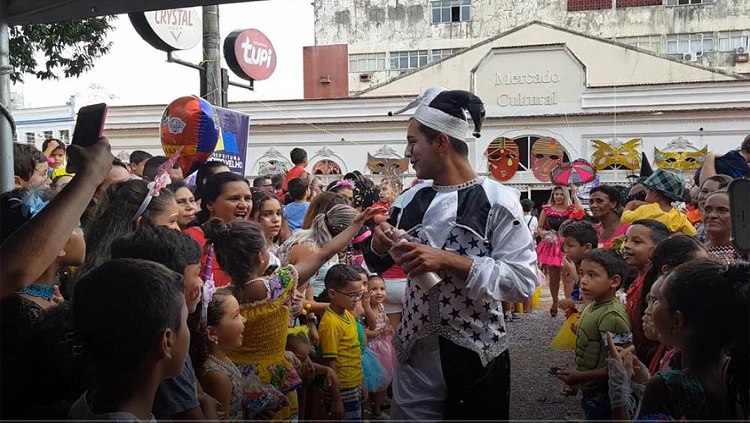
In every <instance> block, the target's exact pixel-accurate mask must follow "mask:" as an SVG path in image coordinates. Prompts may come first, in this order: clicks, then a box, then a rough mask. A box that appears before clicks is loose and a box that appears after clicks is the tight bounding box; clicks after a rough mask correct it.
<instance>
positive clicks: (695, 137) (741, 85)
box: [105, 23, 750, 200]
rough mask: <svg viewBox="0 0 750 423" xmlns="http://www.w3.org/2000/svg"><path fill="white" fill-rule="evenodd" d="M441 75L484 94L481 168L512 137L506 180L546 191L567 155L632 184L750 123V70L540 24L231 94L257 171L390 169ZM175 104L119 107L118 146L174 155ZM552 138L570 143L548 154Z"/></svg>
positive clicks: (717, 147) (476, 161) (718, 145)
mask: <svg viewBox="0 0 750 423" xmlns="http://www.w3.org/2000/svg"><path fill="white" fill-rule="evenodd" d="M435 85H440V86H444V87H448V88H451V89H464V90H470V91H472V92H474V93H476V94H477V95H478V96H479V97H481V98H482V99H483V100H484V102H485V105H486V109H487V118H486V120H485V122H484V126H483V130H482V136H481V138H478V139H473V138H470V139H468V140H467V142H468V144H469V150H470V151H469V159H470V161H471V163H472V165H473V166H474V168H475V169H476V170H477V171H478V172H479V173H480V174H489V173H490V171H491V168H490V166H489V162H488V157H487V156H488V147H490V144H491V143H492V142H493V141H494V140H498V139H507V140H511V141H510V142H512V143H514V144H515V145H517V147H518V151H519V154H518V162H519V163H518V169H517V172H516V173H515V175H513V176H512V177H511V178H509V180H507V181H506V182H505V183H506V184H508V185H511V186H514V187H516V188H518V189H519V190H521V191H522V192H525V193H526V194H527V195H531V196H532V197H534V198H535V199H537V200H539V199H541V198H543V197H545V195H546V194H545V192H548V191H547V190H549V188H550V183H549V182H548V181H547V180H545V178H544V177H543V176H544V175H543V173H544V172H542V171H540V169H542V168H544V166H543V165H544V164H546V165H547V167H550V166H553V165H554V164H556V162H559V161H563V160H564V158H565V157H567V158H568V159H570V160H572V159H576V158H584V159H588V160H590V161H592V162H595V163H600V164H602V166H601V167H602V168H603V169H602V170H601V171H600V172H599V176H600V180H601V182H604V183H625V182H626V180H627V177H628V176H629V175H633V174H637V173H638V170H637V169H638V166H637V165H633V163H630V165H628V162H627V160H628V159H632V158H634V159H635V160H640V155H641V153H645V155H646V156H647V159H648V160H649V162H651V163H653V162H654V158H655V156H656V153H657V152H656V150H655V149H657V148H658V149H659V150H661V151H662V153H664V152H677V154H682V155H683V156H685V155H686V154H687V155H690V154H692V155H693V156H698V157H700V156H701V154H699V151H700V150H702V149H704V148H706V149H707V150H708V151H712V152H717V153H723V152H726V151H728V150H731V149H734V148H737V147H738V146H739V144H740V143H741V142H742V139H743V138H744V137H745V136H746V135H747V134H749V133H750V80H746V79H741V78H740V77H738V76H735V75H731V74H727V73H725V72H720V71H716V70H712V69H708V68H704V67H701V66H696V65H694V64H691V63H684V62H679V61H674V60H669V59H666V58H663V57H660V56H658V55H655V54H653V53H650V52H646V51H642V50H639V49H636V48H633V47H630V46H627V45H623V44H619V43H613V42H611V41H607V40H601V39H597V38H595V37H591V36H584V35H581V34H577V33H574V32H571V31H568V30H564V29H561V28H557V27H555V26H552V25H549V24H543V23H531V24H527V25H524V26H522V27H519V28H517V29H516V30H514V31H509V32H507V33H505V34H503V35H501V36H499V37H496V38H494V39H491V40H488V41H485V42H482V43H479V44H477V45H475V46H473V47H471V48H468V49H465V50H462V51H461V52H459V53H457V54H455V55H453V56H451V57H449V58H446V59H445V60H443V61H441V62H439V63H434V64H431V65H428V66H425V67H424V68H421V69H418V70H416V71H413V72H410V73H407V74H404V75H402V76H400V77H398V78H396V79H394V80H393V81H391V82H390V83H387V84H381V85H378V86H376V87H373V88H372V89H370V90H367V91H366V92H363V93H362V95H360V96H358V97H352V98H345V99H323V100H283V101H267V102H246V103H233V104H230V107H231V108H233V109H236V110H239V111H242V112H245V113H248V114H250V115H251V128H250V138H249V143H248V164H247V171H246V173H247V174H248V175H253V176H254V175H258V174H261V173H267V172H269V171H272V170H274V169H275V168H280V167H284V166H287V167H290V166H291V164H290V163H289V152H290V151H291V149H292V148H294V147H303V148H305V149H306V150H307V152H308V155H309V158H310V164H309V168H308V170H309V171H310V172H311V173H317V172H322V173H330V172H335V173H341V174H343V173H346V172H350V171H353V170H360V171H362V172H363V173H365V174H371V175H373V177H374V178H375V179H378V178H379V177H380V176H379V174H378V172H380V171H381V169H382V168H383V167H384V166H389V165H390V166H393V165H403V164H404V159H403V154H404V148H405V145H406V141H405V134H406V127H407V125H408V120H409V118H410V116H409V115H408V114H406V115H401V116H394V117H389V116H388V112H389V111H393V110H397V109H399V108H401V107H402V106H403V105H405V104H406V103H407V102H408V101H410V100H411V99H413V98H414V97H416V96H417V95H418V94H419V93H421V92H422V91H424V90H425V89H426V88H428V87H430V86H435ZM165 106H166V105H153V106H125V107H112V108H111V109H110V110H109V115H108V118H107V123H106V126H105V134H106V136H107V137H108V138H109V140H110V142H111V143H112V148H113V152H115V153H116V154H120V155H122V156H127V155H128V154H129V153H130V152H131V151H132V150H135V149H139V150H146V151H149V152H151V153H153V154H160V153H161V147H160V142H159V123H160V118H161V114H162V111H163V110H164V107H165ZM551 139H554V140H555V141H554V147H555V148H556V149H558V150H557V151H558V153H556V154H552V153H549V152H545V151H540V150H539V148H538V147H539V146H540V145H544V143H547V147H549V144H550V142H551ZM540 140H541V141H540ZM595 140H596V141H597V142H594V141H595ZM630 140H636V141H633V142H631V143H628V141H630ZM496 142H497V141H496ZM546 150H549V148H546ZM688 153H690V154H688ZM489 155H490V156H491V155H492V152H490V154H489ZM553 155H556V156H558V157H551V156H553ZM545 162H546V163H545ZM553 162H555V163H553ZM664 166H669V164H668V163H665V164H664ZM628 167H630V168H631V169H628ZM535 169H536V172H534V170H535ZM547 170H548V169H547ZM689 173H692V170H686V176H687V174H689ZM540 175H541V176H540ZM335 177H337V176H336V175H324V179H329V178H335ZM403 177H404V179H405V182H407V183H408V182H409V180H410V179H411V178H413V177H414V175H413V173H412V171H411V170H410V169H408V168H407V169H406V172H405V173H404V174H403Z"/></svg>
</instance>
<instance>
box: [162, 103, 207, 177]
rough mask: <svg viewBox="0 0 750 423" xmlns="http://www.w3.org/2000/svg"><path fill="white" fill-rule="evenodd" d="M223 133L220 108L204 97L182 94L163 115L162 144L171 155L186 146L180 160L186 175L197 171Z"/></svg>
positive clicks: (179, 162)
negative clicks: (219, 116)
mask: <svg viewBox="0 0 750 423" xmlns="http://www.w3.org/2000/svg"><path fill="white" fill-rule="evenodd" d="M220 133H221V129H220V126H219V119H218V116H217V114H216V110H215V109H214V107H213V106H212V105H211V103H209V102H208V101H206V100H204V99H202V98H200V97H195V96H187V97H180V98H178V99H177V100H175V101H173V102H171V103H169V105H168V106H167V108H166V109H164V113H163V114H162V117H161V148H162V150H164V154H165V155H166V156H167V157H169V156H172V154H174V153H175V152H176V151H177V150H179V149H180V148H182V153H181V154H180V157H179V158H178V159H177V163H178V164H179V165H180V168H181V169H182V174H183V175H189V174H191V173H193V172H195V171H196V170H198V168H199V167H200V166H201V165H202V164H203V163H205V162H206V161H207V160H208V158H209V157H210V156H211V154H213V153H214V150H216V144H217V142H218V141H219V134H220Z"/></svg>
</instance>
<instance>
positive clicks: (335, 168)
mask: <svg viewBox="0 0 750 423" xmlns="http://www.w3.org/2000/svg"><path fill="white" fill-rule="evenodd" d="M312 173H313V175H341V168H340V167H339V165H338V163H336V162H334V161H333V160H328V159H324V160H320V161H319V162H317V163H315V165H314V166H313V168H312Z"/></svg>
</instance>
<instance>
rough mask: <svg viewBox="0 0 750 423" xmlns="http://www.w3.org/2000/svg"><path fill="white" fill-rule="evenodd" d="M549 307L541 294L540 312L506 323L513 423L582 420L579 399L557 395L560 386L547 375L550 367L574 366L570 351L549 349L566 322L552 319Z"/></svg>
mask: <svg viewBox="0 0 750 423" xmlns="http://www.w3.org/2000/svg"><path fill="white" fill-rule="evenodd" d="M543 291H546V288H543ZM550 305H551V300H550V299H549V298H548V297H545V296H544V293H543V297H542V307H541V308H540V309H536V310H534V311H533V312H532V313H525V314H521V315H520V316H521V319H520V320H516V321H513V322H506V328H507V330H508V336H509V339H510V356H511V393H510V418H511V420H512V421H517V420H543V421H553V420H555V421H559V420H568V421H577V420H583V411H582V410H581V405H580V395H579V397H577V398H571V397H565V396H563V395H562V394H561V393H560V392H561V391H562V388H563V383H562V382H560V381H559V380H558V379H557V378H556V377H554V376H552V375H551V374H549V372H548V370H549V368H550V367H552V366H567V367H568V368H571V367H574V365H575V364H574V352H573V351H557V350H554V349H552V348H551V347H550V345H549V343H550V340H551V339H552V338H553V337H554V336H555V334H557V331H558V330H559V329H560V326H561V325H562V323H563V321H564V320H565V317H564V315H563V314H562V313H559V314H558V315H557V317H554V318H553V317H551V316H550V314H549V307H550Z"/></svg>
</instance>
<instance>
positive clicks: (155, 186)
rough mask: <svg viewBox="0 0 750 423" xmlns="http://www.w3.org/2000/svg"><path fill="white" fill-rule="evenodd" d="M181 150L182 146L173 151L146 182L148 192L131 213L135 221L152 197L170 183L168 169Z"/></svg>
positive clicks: (156, 195) (157, 194)
mask: <svg viewBox="0 0 750 423" xmlns="http://www.w3.org/2000/svg"><path fill="white" fill-rule="evenodd" d="M181 152H182V147H180V149H179V150H177V151H175V152H174V154H172V156H171V157H170V158H169V159H168V160H167V161H166V162H164V164H163V165H161V167H160V168H159V172H157V174H156V177H155V178H154V180H153V181H151V182H149V184H148V193H147V194H146V198H144V199H143V202H142V203H141V205H140V207H138V210H137V211H136V212H135V214H134V215H133V221H134V222H135V220H136V219H138V218H139V217H140V216H141V215H143V213H144V212H145V211H146V208H148V205H149V204H151V200H152V199H153V198H154V197H158V196H159V193H160V192H161V190H163V189H164V188H166V187H167V185H169V184H171V183H172V179H171V178H170V177H169V171H170V169H172V167H173V166H174V164H175V162H176V161H177V158H178V157H180V153H181Z"/></svg>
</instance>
